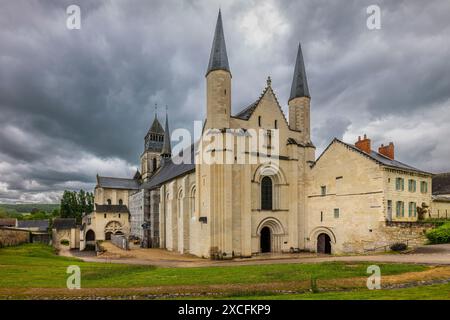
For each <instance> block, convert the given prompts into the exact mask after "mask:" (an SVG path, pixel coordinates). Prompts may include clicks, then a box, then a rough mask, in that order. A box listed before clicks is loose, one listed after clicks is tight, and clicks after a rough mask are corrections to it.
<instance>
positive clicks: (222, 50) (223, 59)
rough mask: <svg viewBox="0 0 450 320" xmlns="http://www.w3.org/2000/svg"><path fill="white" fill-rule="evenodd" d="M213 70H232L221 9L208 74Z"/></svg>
mask: <svg viewBox="0 0 450 320" xmlns="http://www.w3.org/2000/svg"><path fill="white" fill-rule="evenodd" d="M213 70H225V71H228V72H230V66H229V64H228V56H227V47H226V45H225V36H224V33H223V25H222V14H221V12H220V10H219V16H218V17H217V23H216V31H215V32H214V40H213V44H212V47H211V54H210V56H209V63H208V70H207V71H206V75H208V73H210V72H211V71H213Z"/></svg>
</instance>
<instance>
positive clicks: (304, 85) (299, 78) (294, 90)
mask: <svg viewBox="0 0 450 320" xmlns="http://www.w3.org/2000/svg"><path fill="white" fill-rule="evenodd" d="M299 97H308V98H310V97H311V96H310V95H309V88H308V81H307V79H306V71H305V63H304V61H303V54H302V46H301V44H300V43H299V44H298V52H297V60H296V61H295V70H294V78H293V79H292V87H291V95H290V97H289V101H291V100H292V99H294V98H299Z"/></svg>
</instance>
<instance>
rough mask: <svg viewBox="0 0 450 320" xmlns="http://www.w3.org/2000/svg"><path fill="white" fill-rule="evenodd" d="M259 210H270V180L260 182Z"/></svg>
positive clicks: (265, 179)
mask: <svg viewBox="0 0 450 320" xmlns="http://www.w3.org/2000/svg"><path fill="white" fill-rule="evenodd" d="M261 210H272V179H270V178H269V177H264V178H262V180H261Z"/></svg>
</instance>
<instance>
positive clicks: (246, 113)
mask: <svg viewBox="0 0 450 320" xmlns="http://www.w3.org/2000/svg"><path fill="white" fill-rule="evenodd" d="M268 90H270V92H272V94H273V96H274V98H275V101H276V104H277V106H278V108H279V109H280V111H281V114H282V115H283V118H284V121H285V122H286V125H287V126H288V127H289V123H288V121H287V119H286V115H285V114H284V112H283V109H282V108H281V105H280V103H279V102H278V98H277V95H276V94H275V92H273V89H272V86H271V84H270V79H268V80H267V86H266V87H265V88H264V91H263V92H262V93H261V95H260V96H259V98H258V100H256V101H255V102H253V103H252V104H251V105H249V106H248V107H246V108H244V109H243V110H241V111H240V112H239V113H237V114H236V115H234V116H232V117H233V118H237V119H241V120H248V119H250V117H251V116H252V114H253V112H255V110H256V108H257V107H258V105H259V103H260V102H261V100H262V98H263V97H264V96H265V95H266V93H267V91H268Z"/></svg>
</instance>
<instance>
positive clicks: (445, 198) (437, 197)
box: [431, 195, 450, 202]
mask: <svg viewBox="0 0 450 320" xmlns="http://www.w3.org/2000/svg"><path fill="white" fill-rule="evenodd" d="M431 197H432V198H433V201H437V202H450V196H440V195H432V196H431Z"/></svg>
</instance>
